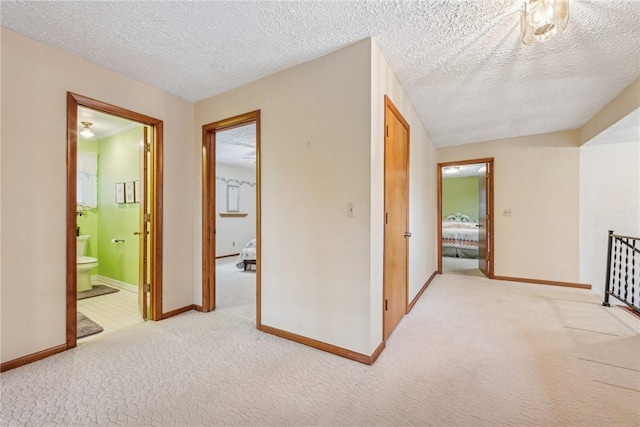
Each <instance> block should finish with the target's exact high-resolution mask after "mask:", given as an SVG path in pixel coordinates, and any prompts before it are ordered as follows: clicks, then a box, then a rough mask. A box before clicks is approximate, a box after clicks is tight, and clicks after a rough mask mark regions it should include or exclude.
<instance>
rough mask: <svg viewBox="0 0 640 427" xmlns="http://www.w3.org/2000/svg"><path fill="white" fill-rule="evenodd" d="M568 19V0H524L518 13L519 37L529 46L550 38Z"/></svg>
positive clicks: (565, 24)
mask: <svg viewBox="0 0 640 427" xmlns="http://www.w3.org/2000/svg"><path fill="white" fill-rule="evenodd" d="M568 21H569V0H524V3H523V5H522V12H521V14H520V38H521V39H522V43H524V44H525V45H527V46H531V45H532V44H533V43H534V42H540V43H544V42H546V41H547V40H551V39H552V38H553V36H555V35H556V34H557V33H558V32H559V31H562V30H564V28H565V27H566V26H567V22H568Z"/></svg>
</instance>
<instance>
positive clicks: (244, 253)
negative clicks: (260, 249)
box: [236, 239, 257, 270]
mask: <svg viewBox="0 0 640 427" xmlns="http://www.w3.org/2000/svg"><path fill="white" fill-rule="evenodd" d="M256 250H257V248H256V239H251V240H249V243H247V244H246V245H245V246H244V248H242V249H241V250H240V255H238V259H237V260H236V268H237V269H238V270H244V260H245V259H246V260H255V259H256V256H257V254H256Z"/></svg>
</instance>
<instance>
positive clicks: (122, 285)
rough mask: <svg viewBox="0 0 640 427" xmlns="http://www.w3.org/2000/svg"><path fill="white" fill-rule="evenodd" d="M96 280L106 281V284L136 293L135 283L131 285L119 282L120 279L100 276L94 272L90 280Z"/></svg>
mask: <svg viewBox="0 0 640 427" xmlns="http://www.w3.org/2000/svg"><path fill="white" fill-rule="evenodd" d="M93 280H98V281H100V282H103V283H106V284H107V285H111V286H115V287H116V288H120V289H124V290H125V291H129V292H135V293H136V294H137V293H138V287H137V286H136V285H132V284H131V283H126V282H121V281H120V280H116V279H112V278H110V277H105V276H100V275H99V274H96V275H94V276H91V281H93Z"/></svg>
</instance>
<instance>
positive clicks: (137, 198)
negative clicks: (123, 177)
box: [133, 180, 140, 203]
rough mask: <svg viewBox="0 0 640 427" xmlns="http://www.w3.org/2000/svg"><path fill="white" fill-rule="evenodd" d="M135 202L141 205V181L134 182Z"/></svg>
mask: <svg viewBox="0 0 640 427" xmlns="http://www.w3.org/2000/svg"><path fill="white" fill-rule="evenodd" d="M133 201H134V202H136V203H140V180H138V181H133Z"/></svg>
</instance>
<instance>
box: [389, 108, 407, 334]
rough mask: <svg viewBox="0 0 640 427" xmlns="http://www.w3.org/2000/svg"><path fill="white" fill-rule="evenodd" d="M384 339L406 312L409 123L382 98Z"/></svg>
mask: <svg viewBox="0 0 640 427" xmlns="http://www.w3.org/2000/svg"><path fill="white" fill-rule="evenodd" d="M384 141H385V143H384V210H385V216H384V277H383V280H384V283H383V294H384V295H383V304H384V306H383V313H384V314H383V339H384V340H385V341H386V340H387V338H389V336H390V335H391V333H392V332H393V330H394V329H395V327H396V326H397V325H398V323H399V322H400V320H401V319H402V317H403V316H404V315H405V314H406V312H407V292H408V291H407V287H408V258H409V239H408V237H409V236H410V235H411V234H410V233H409V124H408V123H407V122H406V120H405V119H404V118H403V117H402V115H401V114H400V112H399V111H398V110H397V109H396V108H395V106H394V105H393V104H392V103H391V101H390V100H389V99H388V98H387V97H385V138H384Z"/></svg>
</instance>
